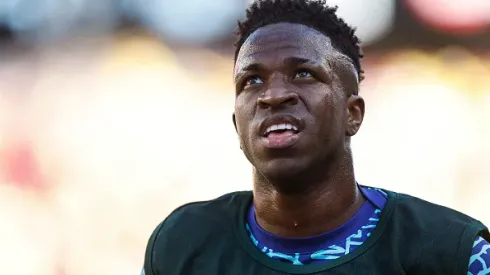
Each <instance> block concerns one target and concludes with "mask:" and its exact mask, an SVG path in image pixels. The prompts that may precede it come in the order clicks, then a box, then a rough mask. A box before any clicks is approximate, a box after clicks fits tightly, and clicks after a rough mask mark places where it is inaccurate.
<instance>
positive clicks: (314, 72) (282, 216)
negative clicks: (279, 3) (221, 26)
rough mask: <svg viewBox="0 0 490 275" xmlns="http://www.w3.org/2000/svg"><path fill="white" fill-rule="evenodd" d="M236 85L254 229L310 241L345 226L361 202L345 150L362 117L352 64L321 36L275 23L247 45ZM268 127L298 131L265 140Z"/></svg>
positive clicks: (235, 119) (297, 26) (240, 57)
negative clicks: (282, 125)
mask: <svg viewBox="0 0 490 275" xmlns="http://www.w3.org/2000/svg"><path fill="white" fill-rule="evenodd" d="M234 79H235V84H236V98H235V112H234V114H233V123H234V125H235V128H236V131H237V133H238V135H239V137H240V145H241V148H242V150H243V152H244V154H245V156H246V157H247V159H248V160H249V161H250V162H251V163H252V165H253V167H254V169H253V172H254V189H253V192H254V207H255V210H256V218H257V222H258V223H259V225H260V226H261V227H262V228H264V229H265V230H266V231H268V232H270V233H272V234H275V235H277V236H282V237H310V236H315V235H318V234H321V233H324V232H327V231H330V230H333V229H335V228H336V227H338V226H340V225H342V224H343V223H345V222H346V221H347V220H348V219H349V218H351V217H352V216H353V215H354V214H355V213H356V212H357V211H358V210H359V208H360V207H361V205H362V204H363V203H364V201H365V198H364V197H363V196H362V194H361V193H360V191H359V189H358V187H357V184H356V181H355V178H354V168H353V161H352V154H351V150H350V137H351V136H353V135H355V134H356V133H357V131H358V130H359V128H360V126H361V123H362V120H363V117H364V101H363V99H362V98H361V97H360V96H358V95H357V91H358V86H359V83H358V78H357V72H356V70H355V67H354V66H353V64H352V61H351V60H350V59H349V58H348V57H347V56H346V55H344V54H342V53H341V52H339V51H338V50H337V49H335V48H334V46H333V45H332V43H331V41H330V39H329V38H328V37H327V36H325V35H324V34H322V33H320V32H318V31H316V30H314V29H312V28H309V27H307V26H304V25H301V24H292V23H279V24H274V25H268V26H265V27H262V28H260V29H258V30H256V31H255V32H254V33H252V34H251V35H250V37H249V38H248V39H247V41H245V43H244V44H243V45H242V47H241V49H240V52H239V54H238V57H237V61H236V63H235V71H234ZM271 121H272V122H277V123H280V122H284V121H285V122H288V123H291V124H292V125H295V126H297V131H293V130H294V129H293V130H290V131H286V132H284V133H281V134H278V135H277V137H275V138H274V137H272V135H270V136H267V135H264V131H265V130H264V129H265V128H267V127H266V126H267V125H270V124H271ZM268 123H269V124H268ZM264 125H265V126H264Z"/></svg>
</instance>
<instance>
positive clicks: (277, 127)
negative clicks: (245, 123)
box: [265, 123, 298, 135]
mask: <svg viewBox="0 0 490 275" xmlns="http://www.w3.org/2000/svg"><path fill="white" fill-rule="evenodd" d="M284 130H294V131H298V128H297V127H296V126H294V125H292V124H289V123H282V124H274V125H271V126H269V127H268V128H267V130H266V131H265V134H266V135H267V134H269V133H270V132H273V131H284Z"/></svg>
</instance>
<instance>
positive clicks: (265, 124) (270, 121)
mask: <svg viewBox="0 0 490 275" xmlns="http://www.w3.org/2000/svg"><path fill="white" fill-rule="evenodd" d="M282 123H289V124H291V125H293V126H295V127H296V128H297V129H298V132H300V131H301V130H302V126H303V123H302V120H301V119H299V118H296V117H295V116H292V115H274V116H270V117H267V118H266V119H264V120H263V121H262V123H261V124H260V129H259V134H260V135H261V136H265V134H266V133H265V132H266V130H267V128H269V126H272V125H275V124H282Z"/></svg>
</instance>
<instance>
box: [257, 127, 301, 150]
mask: <svg viewBox="0 0 490 275" xmlns="http://www.w3.org/2000/svg"><path fill="white" fill-rule="evenodd" d="M263 139H264V140H265V146H266V147H267V148H270V149H284V148H288V147H291V146H293V145H294V144H295V143H296V142H297V141H298V139H299V133H294V132H292V131H287V132H282V133H270V134H269V135H268V136H267V137H263Z"/></svg>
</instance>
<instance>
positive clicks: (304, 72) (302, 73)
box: [293, 70, 313, 78]
mask: <svg viewBox="0 0 490 275" xmlns="http://www.w3.org/2000/svg"><path fill="white" fill-rule="evenodd" d="M310 77H313V73H312V72H310V71H309V70H299V71H297V72H296V74H295V75H294V77H293V78H310Z"/></svg>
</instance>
